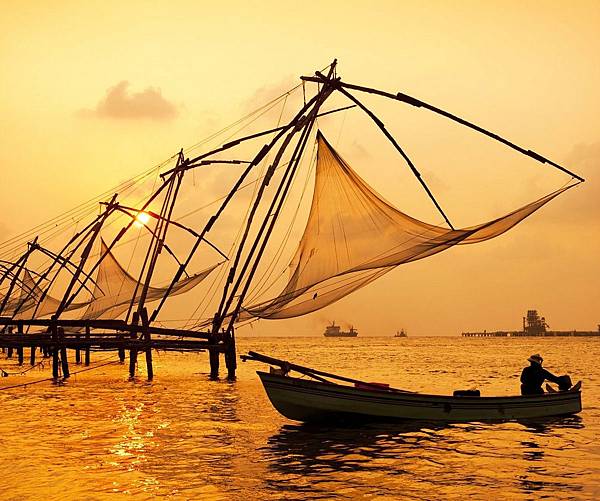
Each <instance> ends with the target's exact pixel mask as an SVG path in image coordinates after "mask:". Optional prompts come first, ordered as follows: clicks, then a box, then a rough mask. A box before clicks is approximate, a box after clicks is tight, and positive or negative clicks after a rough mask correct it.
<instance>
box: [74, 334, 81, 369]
mask: <svg viewBox="0 0 600 501" xmlns="http://www.w3.org/2000/svg"><path fill="white" fill-rule="evenodd" d="M75 339H76V340H77V346H76V348H75V363H76V364H77V365H80V364H81V345H80V344H79V341H80V340H81V336H75Z"/></svg>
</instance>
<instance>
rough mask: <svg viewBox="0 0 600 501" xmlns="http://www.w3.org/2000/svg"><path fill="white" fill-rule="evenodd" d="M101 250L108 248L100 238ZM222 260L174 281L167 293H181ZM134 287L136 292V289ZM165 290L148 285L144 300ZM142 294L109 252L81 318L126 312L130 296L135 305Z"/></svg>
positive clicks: (136, 284)
mask: <svg viewBox="0 0 600 501" xmlns="http://www.w3.org/2000/svg"><path fill="white" fill-rule="evenodd" d="M100 250H101V253H102V255H104V254H105V253H107V251H108V247H107V246H106V243H105V242H104V240H101V243H100ZM221 264H222V263H217V264H215V265H214V266H211V267H210V268H207V269H205V270H204V271H201V272H199V273H197V274H195V275H192V276H190V277H188V278H185V279H183V280H180V281H179V282H177V283H176V284H175V285H174V286H173V288H172V290H171V292H170V293H169V296H177V295H178V294H183V293H184V292H187V291H189V290H191V289H193V288H194V287H196V286H197V285H198V284H200V283H201V282H202V281H203V280H204V279H205V278H206V277H207V276H208V275H209V274H210V273H211V272H212V271H213V270H214V269H215V268H217V267H218V266H220V265H221ZM136 289H137V292H136ZM166 292H167V287H150V288H149V289H148V294H147V296H146V302H151V301H156V300H158V299H161V298H162V297H163V296H164V294H165V293H166ZM141 294H142V287H141V285H140V286H139V287H138V281H137V280H136V279H135V278H133V277H132V276H131V275H130V274H129V273H127V271H125V269H124V268H123V267H122V266H121V265H120V264H119V262H118V261H117V260H116V258H115V257H114V255H113V254H112V253H111V252H108V254H107V255H106V257H105V258H104V259H103V260H102V262H101V263H100V266H99V267H98V276H97V277H96V284H95V286H94V291H93V295H94V298H95V299H93V300H92V301H91V302H90V303H89V304H88V307H87V309H86V310H85V312H84V313H83V315H82V316H81V318H82V319H88V320H90V319H98V318H102V319H116V318H118V317H119V316H120V315H121V314H122V313H124V312H125V311H127V309H128V308H129V305H130V303H131V300H132V298H133V297H134V295H135V299H134V301H133V303H134V305H135V304H136V303H137V302H138V301H139V299H140V297H141Z"/></svg>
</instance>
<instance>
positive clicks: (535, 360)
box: [527, 353, 544, 365]
mask: <svg viewBox="0 0 600 501" xmlns="http://www.w3.org/2000/svg"><path fill="white" fill-rule="evenodd" d="M527 360H529V361H530V362H531V365H542V362H543V361H544V359H543V358H542V356H541V355H540V354H539V353H536V354H535V355H531V356H530V357H529V358H528V359H527Z"/></svg>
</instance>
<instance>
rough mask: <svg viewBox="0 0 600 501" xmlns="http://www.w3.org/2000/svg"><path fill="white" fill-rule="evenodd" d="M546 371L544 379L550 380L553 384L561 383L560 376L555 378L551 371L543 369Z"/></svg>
mask: <svg viewBox="0 0 600 501" xmlns="http://www.w3.org/2000/svg"><path fill="white" fill-rule="evenodd" d="M542 370H543V371H544V377H545V378H546V379H547V380H548V381H552V382H553V383H556V384H558V383H560V379H559V377H558V376H555V375H554V374H552V373H551V372H550V371H547V370H546V369H542Z"/></svg>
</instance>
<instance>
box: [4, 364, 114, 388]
mask: <svg viewBox="0 0 600 501" xmlns="http://www.w3.org/2000/svg"><path fill="white" fill-rule="evenodd" d="M104 360H107V359H104ZM116 363H120V362H119V361H118V360H112V361H110V362H106V363H104V364H100V365H95V366H94V367H87V368H86V369H81V370H79V371H76V372H72V373H71V376H75V375H76V374H81V373H82V372H87V371H91V370H95V369H99V368H100V367H105V366H106V365H111V364H116ZM54 380H55V379H54V378H53V377H49V378H45V379H38V380H36V381H29V382H27V383H20V384H14V385H12V386H3V387H1V388H0V391H3V390H11V389H13V388H23V387H25V386H31V385H33V384H38V383H44V382H46V381H54ZM62 381H64V379H63V380H62Z"/></svg>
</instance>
